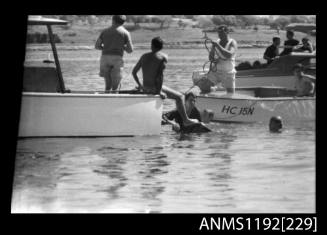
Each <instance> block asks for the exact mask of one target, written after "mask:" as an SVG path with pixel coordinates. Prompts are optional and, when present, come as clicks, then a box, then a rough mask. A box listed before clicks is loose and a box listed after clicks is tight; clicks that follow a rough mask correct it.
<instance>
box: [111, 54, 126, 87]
mask: <svg viewBox="0 0 327 235" xmlns="http://www.w3.org/2000/svg"><path fill="white" fill-rule="evenodd" d="M111 63H112V69H111V73H110V75H111V81H112V90H114V91H115V90H117V88H118V87H119V84H120V82H121V79H122V77H123V68H124V61H123V58H122V57H121V56H115V57H113V58H112V60H111Z"/></svg>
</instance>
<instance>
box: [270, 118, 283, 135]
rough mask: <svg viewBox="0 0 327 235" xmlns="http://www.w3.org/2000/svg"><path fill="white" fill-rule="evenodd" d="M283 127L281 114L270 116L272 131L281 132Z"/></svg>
mask: <svg viewBox="0 0 327 235" xmlns="http://www.w3.org/2000/svg"><path fill="white" fill-rule="evenodd" d="M282 128H283V122H282V118H281V117H280V116H274V117H272V118H270V121H269V130H270V131H271V132H281V129H282Z"/></svg>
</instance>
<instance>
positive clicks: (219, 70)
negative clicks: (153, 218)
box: [208, 25, 237, 94]
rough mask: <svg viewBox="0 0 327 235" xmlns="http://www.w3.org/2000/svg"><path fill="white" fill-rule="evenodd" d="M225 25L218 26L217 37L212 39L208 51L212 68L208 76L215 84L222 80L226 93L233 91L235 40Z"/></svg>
mask: <svg viewBox="0 0 327 235" xmlns="http://www.w3.org/2000/svg"><path fill="white" fill-rule="evenodd" d="M228 33H229V30H228V28H227V26H225V25H222V26H219V27H218V36H219V39H218V40H217V42H214V41H212V48H211V51H210V53H209V60H210V61H214V64H215V65H214V68H212V71H210V72H209V74H208V78H209V80H210V81H212V82H213V83H214V84H215V85H217V84H218V83H219V82H222V84H223V86H224V87H225V88H226V90H227V93H232V94H233V93H235V75H236V70H235V54H236V50H237V42H236V40H234V39H232V38H230V37H229V35H228Z"/></svg>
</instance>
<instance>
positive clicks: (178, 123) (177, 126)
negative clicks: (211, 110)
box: [163, 92, 201, 132]
mask: <svg viewBox="0 0 327 235" xmlns="http://www.w3.org/2000/svg"><path fill="white" fill-rule="evenodd" d="M195 100H196V95H195V94H194V93H193V92H188V93H187V94H185V108H186V114H187V116H188V117H190V118H194V119H197V120H198V121H199V122H201V115H200V112H199V110H198V109H197V108H196V107H195ZM163 120H165V121H167V120H170V121H174V122H170V123H172V124H173V130H175V131H176V132H179V131H183V130H185V127H184V125H183V119H182V117H181V115H180V114H179V112H178V111H177V110H173V111H170V112H168V113H166V114H164V115H163Z"/></svg>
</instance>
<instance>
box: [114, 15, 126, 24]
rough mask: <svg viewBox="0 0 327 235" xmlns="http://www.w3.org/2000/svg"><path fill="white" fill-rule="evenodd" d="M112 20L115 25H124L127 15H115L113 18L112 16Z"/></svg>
mask: <svg viewBox="0 0 327 235" xmlns="http://www.w3.org/2000/svg"><path fill="white" fill-rule="evenodd" d="M112 20H113V21H114V22H115V23H117V24H119V25H122V24H124V23H125V21H126V16H125V15H113V16H112Z"/></svg>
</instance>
